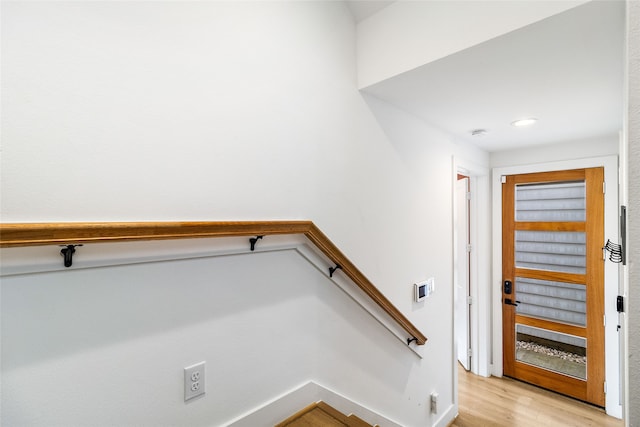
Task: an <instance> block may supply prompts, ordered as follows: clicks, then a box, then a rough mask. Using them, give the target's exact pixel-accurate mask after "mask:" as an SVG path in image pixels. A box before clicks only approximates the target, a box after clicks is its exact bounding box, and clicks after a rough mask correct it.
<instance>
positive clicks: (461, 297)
mask: <svg viewBox="0 0 640 427" xmlns="http://www.w3.org/2000/svg"><path fill="white" fill-rule="evenodd" d="M468 188H469V178H467V177H461V176H459V179H458V180H457V182H456V194H455V200H456V203H455V213H454V215H455V239H454V251H455V274H454V298H453V299H454V311H455V312H454V330H455V340H456V348H457V352H458V360H459V361H460V363H461V364H462V366H463V367H464V369H466V370H467V371H468V370H469V369H470V367H471V355H470V344H469V252H468V245H469V200H468V199H467V193H468Z"/></svg>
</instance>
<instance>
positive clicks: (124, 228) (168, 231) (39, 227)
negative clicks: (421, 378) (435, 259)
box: [0, 221, 427, 345]
mask: <svg viewBox="0 0 640 427" xmlns="http://www.w3.org/2000/svg"><path fill="white" fill-rule="evenodd" d="M277 234H303V235H305V236H306V237H307V239H309V241H311V242H312V243H313V244H314V245H315V246H316V247H317V248H318V249H319V250H320V252H322V253H323V254H324V255H325V256H326V257H327V258H329V259H330V260H331V261H332V262H334V263H335V264H336V265H339V266H340V267H341V271H342V272H343V273H344V274H345V275H346V276H347V277H348V278H349V279H351V280H352V281H353V282H354V283H355V284H356V285H357V286H358V287H359V288H360V289H362V290H363V291H364V293H365V294H367V295H368V296H369V297H370V298H371V299H372V300H373V301H374V302H375V303H376V304H377V305H379V306H380V307H381V308H382V309H383V310H384V311H385V312H386V313H387V314H388V315H389V316H391V318H392V319H394V320H395V321H396V322H397V323H398V324H399V325H400V326H401V327H402V328H403V329H404V330H405V331H406V332H407V333H409V335H410V337H411V338H416V342H417V344H419V345H423V344H424V343H425V342H426V341H427V338H426V337H425V336H424V334H422V332H420V331H419V330H418V328H416V327H415V326H414V325H413V324H412V323H411V322H410V321H409V320H408V319H407V318H406V317H405V316H404V315H403V314H402V313H401V312H400V311H399V310H398V309H397V308H396V307H395V306H394V305H393V304H392V303H391V301H389V300H388V299H387V298H386V297H385V296H384V295H383V294H382V293H381V292H380V291H379V290H378V288H376V287H375V286H374V285H373V283H371V281H369V279H367V278H366V276H365V275H364V274H362V272H360V270H358V269H357V268H356V266H355V265H354V264H353V263H352V262H351V261H349V259H348V258H347V257H346V256H345V255H344V254H343V253H342V252H341V251H340V250H339V249H338V248H337V247H336V246H335V245H334V244H333V242H331V240H329V238H328V237H327V236H326V235H325V234H324V233H322V231H320V229H319V228H318V227H316V225H315V224H314V223H313V222H311V221H225V222H63V223H5V224H0V247H3V248H12V247H21V246H42V245H71V244H80V243H106V242H130V241H145V240H172V239H195V238H211V237H240V236H268V235H277Z"/></svg>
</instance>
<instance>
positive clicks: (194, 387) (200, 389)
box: [184, 362, 205, 402]
mask: <svg viewBox="0 0 640 427" xmlns="http://www.w3.org/2000/svg"><path fill="white" fill-rule="evenodd" d="M204 380H205V377H204V362H200V363H196V364H195V365H191V366H188V367H186V368H184V401H185V402H186V401H187V400H189V399H193V398H194V397H198V396H200V395H202V394H204V392H205V387H204V385H205V381H204Z"/></svg>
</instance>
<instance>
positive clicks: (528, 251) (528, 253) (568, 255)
mask: <svg viewBox="0 0 640 427" xmlns="http://www.w3.org/2000/svg"><path fill="white" fill-rule="evenodd" d="M515 234H516V241H515V245H516V248H515V249H516V253H515V257H516V267H518V268H531V269H536V270H545V271H561V272H565V273H577V274H585V272H586V265H587V263H586V261H587V260H586V235H585V233H584V232H573V231H522V230H517V231H516V233H515Z"/></svg>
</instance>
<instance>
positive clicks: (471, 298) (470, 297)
mask: <svg viewBox="0 0 640 427" xmlns="http://www.w3.org/2000/svg"><path fill="white" fill-rule="evenodd" d="M467 304H469V305H471V304H473V297H472V296H468V297H467Z"/></svg>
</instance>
